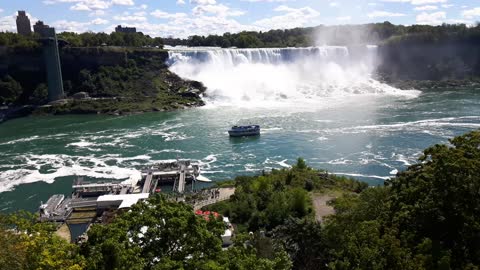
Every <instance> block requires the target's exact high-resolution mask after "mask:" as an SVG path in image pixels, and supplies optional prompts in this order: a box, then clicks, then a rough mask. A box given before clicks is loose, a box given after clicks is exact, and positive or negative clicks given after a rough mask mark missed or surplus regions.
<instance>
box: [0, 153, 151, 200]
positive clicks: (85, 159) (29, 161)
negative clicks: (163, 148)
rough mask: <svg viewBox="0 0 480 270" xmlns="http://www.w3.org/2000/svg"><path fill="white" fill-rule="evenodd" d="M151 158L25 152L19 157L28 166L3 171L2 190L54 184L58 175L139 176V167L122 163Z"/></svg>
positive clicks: (0, 189)
mask: <svg viewBox="0 0 480 270" xmlns="http://www.w3.org/2000/svg"><path fill="white" fill-rule="evenodd" d="M148 158H150V157H149V156H136V157H130V158H128V157H124V158H120V157H116V156H115V155H107V156H102V157H95V156H93V155H89V156H70V155H34V154H29V155H24V156H21V157H19V158H18V159H20V160H21V163H22V164H25V165H26V166H25V165H22V167H15V168H14V169H10V170H7V171H0V192H5V191H9V190H12V189H13V188H14V187H15V186H17V185H20V184H27V183H34V182H40V181H43V182H47V183H53V182H54V181H55V179H57V178H60V177H66V176H75V175H78V176H86V177H91V178H106V179H116V180H124V179H136V178H138V174H139V171H138V170H136V169H134V168H132V167H131V166H128V167H123V166H119V165H120V164H122V163H124V162H127V161H129V160H139V159H143V160H147V159H148ZM108 161H115V162H114V163H116V165H108V164H107V162H108ZM128 165H130V164H128Z"/></svg>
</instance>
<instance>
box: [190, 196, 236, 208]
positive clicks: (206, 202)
mask: <svg viewBox="0 0 480 270" xmlns="http://www.w3.org/2000/svg"><path fill="white" fill-rule="evenodd" d="M230 197H231V196H223V197H218V198H214V199H208V200H203V201H200V202H196V203H195V204H194V205H193V210H195V211H197V210H198V209H201V208H202V207H204V206H207V205H211V204H215V203H218V202H223V201H226V200H228V199H230Z"/></svg>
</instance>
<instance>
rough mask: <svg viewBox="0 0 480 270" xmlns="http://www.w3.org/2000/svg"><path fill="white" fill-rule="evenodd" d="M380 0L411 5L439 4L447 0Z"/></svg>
mask: <svg viewBox="0 0 480 270" xmlns="http://www.w3.org/2000/svg"><path fill="white" fill-rule="evenodd" d="M381 1H382V2H390V3H410V4H412V5H426V4H439V3H446V2H447V0H381Z"/></svg>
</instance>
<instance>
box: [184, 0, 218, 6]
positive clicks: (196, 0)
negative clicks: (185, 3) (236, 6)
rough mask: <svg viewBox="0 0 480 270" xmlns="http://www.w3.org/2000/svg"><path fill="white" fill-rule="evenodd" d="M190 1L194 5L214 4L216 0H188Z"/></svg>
mask: <svg viewBox="0 0 480 270" xmlns="http://www.w3.org/2000/svg"><path fill="white" fill-rule="evenodd" d="M190 3H191V4H194V5H215V4H216V3H217V1H216V0H190Z"/></svg>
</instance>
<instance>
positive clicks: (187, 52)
mask: <svg viewBox="0 0 480 270" xmlns="http://www.w3.org/2000/svg"><path fill="white" fill-rule="evenodd" d="M170 48H171V49H170V50H169V59H168V62H167V64H169V65H173V64H175V63H178V62H188V63H191V64H193V63H197V64H198V63H213V64H217V65H219V64H220V65H230V66H233V65H238V64H282V63H293V62H296V61H300V60H307V59H309V58H315V59H317V60H321V61H345V60H347V59H348V58H349V50H348V48H347V47H341V46H328V47H308V48H261V49H220V48H200V49H193V48H179V49H176V48H172V47H170Z"/></svg>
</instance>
